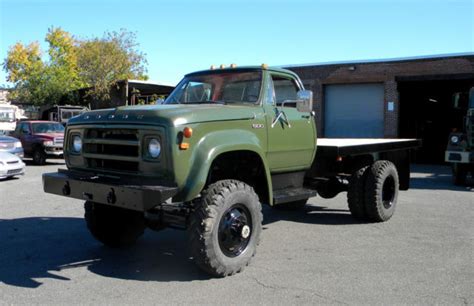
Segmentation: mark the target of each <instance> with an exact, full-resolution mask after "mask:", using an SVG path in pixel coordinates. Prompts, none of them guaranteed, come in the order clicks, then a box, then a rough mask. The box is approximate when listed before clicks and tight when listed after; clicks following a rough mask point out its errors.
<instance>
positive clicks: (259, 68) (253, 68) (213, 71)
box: [185, 66, 298, 78]
mask: <svg viewBox="0 0 474 306" xmlns="http://www.w3.org/2000/svg"><path fill="white" fill-rule="evenodd" d="M250 71H271V72H278V73H285V74H290V75H292V76H294V77H295V78H298V76H297V75H296V73H294V72H293V71H291V70H288V69H283V68H277V67H266V68H263V67H262V66H242V67H235V68H232V67H226V68H219V67H217V68H215V69H207V70H200V71H196V72H191V73H188V74H186V75H185V77H188V76H196V75H203V74H219V73H222V72H225V73H232V72H250Z"/></svg>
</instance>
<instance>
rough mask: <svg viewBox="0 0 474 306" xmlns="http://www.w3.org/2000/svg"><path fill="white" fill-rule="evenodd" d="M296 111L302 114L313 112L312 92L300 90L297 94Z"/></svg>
mask: <svg viewBox="0 0 474 306" xmlns="http://www.w3.org/2000/svg"><path fill="white" fill-rule="evenodd" d="M296 100H297V101H296V109H297V110H298V111H299V112H301V113H310V112H312V111H313V92H312V91H311V90H300V91H298V92H297V93H296Z"/></svg>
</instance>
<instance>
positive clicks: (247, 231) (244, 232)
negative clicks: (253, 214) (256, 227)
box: [240, 225, 250, 239]
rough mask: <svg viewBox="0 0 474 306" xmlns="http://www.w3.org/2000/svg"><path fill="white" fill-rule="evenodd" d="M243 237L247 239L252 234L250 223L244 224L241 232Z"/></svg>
mask: <svg viewBox="0 0 474 306" xmlns="http://www.w3.org/2000/svg"><path fill="white" fill-rule="evenodd" d="M240 235H241V236H242V238H244V239H247V238H248V237H249V236H250V227H249V226H248V225H244V226H243V227H242V232H241V233H240Z"/></svg>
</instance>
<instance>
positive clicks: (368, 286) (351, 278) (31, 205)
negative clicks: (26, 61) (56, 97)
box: [0, 160, 474, 305]
mask: <svg viewBox="0 0 474 306" xmlns="http://www.w3.org/2000/svg"><path fill="white" fill-rule="evenodd" d="M58 167H59V168H63V167H64V163H62V162H59V161H54V160H50V161H49V163H48V165H46V166H33V165H30V164H29V165H28V167H27V174H26V175H25V176H23V177H21V178H19V179H10V180H6V181H0V241H1V242H0V304H32V303H34V304H71V303H72V304H79V303H81V304H84V303H85V304H92V303H94V304H96V303H99V304H116V303H118V304H132V303H133V304H152V303H153V304H240V305H245V304H279V305H280V304H377V305H380V304H450V305H466V304H474V222H473V220H474V218H473V217H474V213H473V209H474V187H473V186H474V184H472V182H471V186H470V187H462V188H461V187H455V186H453V185H452V184H451V175H450V171H449V168H448V167H443V166H420V165H417V166H413V169H412V171H413V173H412V182H411V184H412V189H410V190H409V191H407V192H401V193H400V195H399V202H398V207H397V211H396V213H395V215H394V217H393V218H392V219H391V220H389V221H388V222H385V223H377V224H360V223H357V222H355V221H354V220H353V219H352V218H351V216H350V214H349V212H348V210H347V204H346V194H340V195H339V196H337V197H336V198H334V199H332V200H324V199H321V198H312V199H311V200H310V205H308V207H307V209H306V210H305V211H303V212H291V213H287V212H286V213H285V212H281V211H274V210H272V209H271V208H269V207H265V209H264V231H263V234H262V243H261V245H260V246H259V248H258V252H257V256H256V257H255V259H254V260H253V262H252V264H251V265H250V266H249V267H248V268H247V269H246V270H244V271H243V272H242V273H240V274H238V275H236V276H232V277H227V278H224V279H213V278H209V277H208V276H207V275H206V274H204V273H202V272H200V271H199V270H198V269H197V268H196V267H195V266H194V264H193V263H192V262H191V261H190V259H189V257H188V255H187V251H186V234H185V232H181V231H177V230H171V229H167V230H164V231H162V232H159V233H155V232H152V231H147V232H146V234H145V235H144V236H143V237H142V238H141V239H140V241H139V243H138V244H137V245H136V246H134V247H133V248H131V249H128V250H110V249H108V248H106V247H104V246H102V245H101V244H100V243H98V242H96V241H95V240H94V239H93V238H92V237H91V236H90V234H89V232H88V231H87V229H86V227H85V224H84V220H83V205H82V201H78V200H70V199H67V198H63V197H59V196H54V195H49V194H45V193H43V191H42V185H41V174H42V173H44V172H52V171H55V170H56V169H57V168H58Z"/></svg>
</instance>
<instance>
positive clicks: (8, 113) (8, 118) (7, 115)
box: [0, 109, 15, 122]
mask: <svg viewBox="0 0 474 306" xmlns="http://www.w3.org/2000/svg"><path fill="white" fill-rule="evenodd" d="M13 121H15V111H14V110H13V109H11V110H10V109H8V110H4V109H0V122H13Z"/></svg>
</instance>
